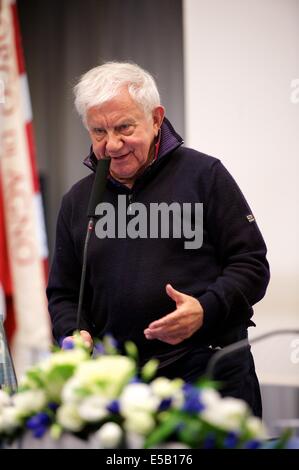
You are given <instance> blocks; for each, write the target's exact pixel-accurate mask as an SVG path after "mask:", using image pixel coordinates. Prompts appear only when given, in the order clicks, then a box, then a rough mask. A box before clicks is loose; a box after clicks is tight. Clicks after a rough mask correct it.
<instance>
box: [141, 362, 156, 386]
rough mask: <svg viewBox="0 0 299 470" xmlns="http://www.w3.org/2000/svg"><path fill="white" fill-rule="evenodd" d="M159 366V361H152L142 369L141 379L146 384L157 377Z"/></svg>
mask: <svg viewBox="0 0 299 470" xmlns="http://www.w3.org/2000/svg"><path fill="white" fill-rule="evenodd" d="M158 365H159V361H158V359H151V360H150V361H148V362H147V363H146V364H145V365H144V366H143V367H142V369H141V378H142V380H144V382H149V381H150V380H151V379H152V378H153V377H154V376H155V375H156V372H157V369H158Z"/></svg>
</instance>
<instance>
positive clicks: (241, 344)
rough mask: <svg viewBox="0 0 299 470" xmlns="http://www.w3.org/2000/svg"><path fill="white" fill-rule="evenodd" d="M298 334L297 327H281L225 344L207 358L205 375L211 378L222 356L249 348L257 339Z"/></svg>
mask: <svg viewBox="0 0 299 470" xmlns="http://www.w3.org/2000/svg"><path fill="white" fill-rule="evenodd" d="M294 333H295V334H299V330H298V329H292V330H291V329H283V330H275V331H269V332H268V333H263V334H262V335H259V336H256V337H255V338H253V339H251V340H250V343H249V340H248V338H245V339H242V340H241V341H237V342H236V343H233V344H230V345H228V346H225V347H224V348H222V349H219V351H217V352H216V353H215V354H214V355H213V356H212V357H211V359H210V360H209V362H208V365H207V368H206V373H205V375H206V377H208V378H209V379H211V380H212V379H213V377H214V372H215V366H216V365H217V364H218V362H219V361H220V360H221V359H223V357H225V356H228V355H229V354H232V353H234V352H237V351H240V350H241V349H244V348H249V347H250V345H251V344H253V343H258V342H259V341H262V340H264V339H266V338H270V337H272V336H277V335H290V334H294Z"/></svg>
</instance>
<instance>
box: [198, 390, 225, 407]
mask: <svg viewBox="0 0 299 470" xmlns="http://www.w3.org/2000/svg"><path fill="white" fill-rule="evenodd" d="M220 400H222V398H221V395H220V393H218V392H217V390H214V389H213V388H203V389H202V390H201V391H200V401H201V402H202V404H203V405H204V406H205V407H213V406H215V405H217V404H218V402H219V401H220Z"/></svg>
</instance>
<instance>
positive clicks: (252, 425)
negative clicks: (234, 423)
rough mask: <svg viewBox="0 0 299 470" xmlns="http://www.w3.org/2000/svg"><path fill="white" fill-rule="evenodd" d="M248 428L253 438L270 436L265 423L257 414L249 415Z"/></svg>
mask: <svg viewBox="0 0 299 470" xmlns="http://www.w3.org/2000/svg"><path fill="white" fill-rule="evenodd" d="M246 430H247V431H248V432H249V433H250V435H251V437H252V438H256V439H266V438H267V437H268V434H267V431H266V428H265V426H264V424H263V423H262V421H261V420H260V419H259V418H257V417H256V416H249V418H248V419H247V421H246Z"/></svg>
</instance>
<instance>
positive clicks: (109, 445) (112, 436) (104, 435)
mask: <svg viewBox="0 0 299 470" xmlns="http://www.w3.org/2000/svg"><path fill="white" fill-rule="evenodd" d="M122 435H123V432H122V429H121V427H120V426H119V425H118V424H116V423H105V424H103V426H102V427H101V428H100V429H99V430H98V431H97V432H96V433H95V436H96V438H97V441H98V442H99V445H100V447H102V448H104V449H117V448H118V447H119V444H120V442H121V439H122Z"/></svg>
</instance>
